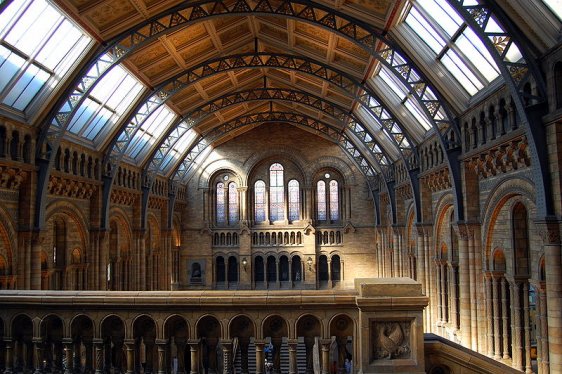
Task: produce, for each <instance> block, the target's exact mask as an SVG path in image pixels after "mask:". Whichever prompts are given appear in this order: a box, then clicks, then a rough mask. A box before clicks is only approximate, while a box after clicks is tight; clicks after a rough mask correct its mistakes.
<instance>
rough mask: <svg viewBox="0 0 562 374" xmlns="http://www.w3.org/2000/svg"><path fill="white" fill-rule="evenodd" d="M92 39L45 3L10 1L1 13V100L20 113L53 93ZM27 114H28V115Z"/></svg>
mask: <svg viewBox="0 0 562 374" xmlns="http://www.w3.org/2000/svg"><path fill="white" fill-rule="evenodd" d="M90 42H91V38H90V37H89V36H87V35H86V34H85V33H84V32H83V31H82V30H80V29H79V28H78V27H77V26H75V25H74V23H72V22H71V21H70V20H68V19H67V18H66V17H65V16H64V15H62V14H61V13H60V12H59V11H58V10H57V9H56V8H54V7H53V6H51V5H50V4H49V3H47V2H46V1H45V0H34V1H33V0H26V1H13V2H12V3H10V4H9V5H8V7H7V8H6V9H5V10H4V11H3V12H2V13H0V100H1V101H2V104H4V105H7V106H10V107H11V108H13V109H17V110H19V111H22V112H26V111H28V109H29V105H30V104H31V103H32V101H33V99H34V98H35V97H37V96H38V94H39V93H40V92H41V91H42V90H43V89H45V90H53V89H54V88H55V87H56V86H57V84H58V83H59V82H60V81H61V80H62V78H63V77H64V76H65V74H66V73H67V72H68V71H69V69H70V68H71V67H72V66H73V64H75V63H76V61H78V60H80V58H81V55H83V53H84V51H85V50H86V48H87V47H88V45H89V44H90ZM27 114H29V113H27Z"/></svg>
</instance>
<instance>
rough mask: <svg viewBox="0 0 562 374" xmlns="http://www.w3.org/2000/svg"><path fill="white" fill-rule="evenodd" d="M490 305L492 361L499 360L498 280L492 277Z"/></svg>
mask: <svg viewBox="0 0 562 374" xmlns="http://www.w3.org/2000/svg"><path fill="white" fill-rule="evenodd" d="M492 303H493V311H494V359H496V360H499V359H501V351H500V344H501V342H500V338H501V335H500V302H499V298H498V280H497V278H496V276H495V275H492Z"/></svg>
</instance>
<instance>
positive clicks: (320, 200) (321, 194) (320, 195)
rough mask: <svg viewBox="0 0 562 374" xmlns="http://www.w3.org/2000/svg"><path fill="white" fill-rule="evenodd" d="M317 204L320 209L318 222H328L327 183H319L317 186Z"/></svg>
mask: <svg viewBox="0 0 562 374" xmlns="http://www.w3.org/2000/svg"><path fill="white" fill-rule="evenodd" d="M316 202H317V209H318V220H319V221H325V220H326V182H324V181H318V183H317V184H316Z"/></svg>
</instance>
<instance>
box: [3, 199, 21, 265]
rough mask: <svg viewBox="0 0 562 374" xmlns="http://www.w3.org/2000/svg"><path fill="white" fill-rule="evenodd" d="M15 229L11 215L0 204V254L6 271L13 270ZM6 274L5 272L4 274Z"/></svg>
mask: <svg viewBox="0 0 562 374" xmlns="http://www.w3.org/2000/svg"><path fill="white" fill-rule="evenodd" d="M17 237H18V236H17V234H16V231H15V230H14V226H13V223H12V216H11V215H9V214H8V213H7V212H6V211H5V210H4V208H3V207H1V206H0V256H4V257H5V260H6V271H7V272H8V271H10V272H11V271H13V267H14V266H15V264H14V249H15V248H17V246H16V241H15V240H16V238H17ZM6 275H7V274H6Z"/></svg>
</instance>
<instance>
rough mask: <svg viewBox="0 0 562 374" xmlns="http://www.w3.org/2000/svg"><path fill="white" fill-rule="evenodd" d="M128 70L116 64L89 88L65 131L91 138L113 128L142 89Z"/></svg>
mask: <svg viewBox="0 0 562 374" xmlns="http://www.w3.org/2000/svg"><path fill="white" fill-rule="evenodd" d="M143 87H144V86H143V85H142V84H141V83H139V82H138V81H137V80H136V79H135V78H134V77H133V76H132V75H131V74H129V73H128V72H127V71H126V70H125V69H123V68H122V67H121V66H119V65H117V66H115V67H114V68H113V69H111V71H109V72H108V73H107V74H106V75H105V76H104V77H103V78H102V79H101V80H100V81H99V82H98V84H97V85H96V86H95V87H94V88H93V89H92V91H91V93H90V95H89V96H88V98H87V99H86V100H84V102H83V103H82V104H81V106H80V108H78V110H77V112H76V114H75V115H74V117H73V118H72V120H71V122H70V124H69V128H68V129H69V131H71V132H72V133H74V134H77V135H81V136H83V137H85V138H86V139H88V140H94V139H95V138H96V137H97V136H98V135H99V134H100V133H101V132H102V130H103V132H104V133H107V132H110V131H111V130H113V129H114V127H115V126H114V125H115V124H116V123H117V121H118V120H119V118H120V117H121V116H122V115H123V114H124V113H125V112H126V111H127V109H129V107H130V106H131V105H133V103H134V102H135V101H136V98H137V97H138V95H139V94H140V92H141V91H142V89H143Z"/></svg>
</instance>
